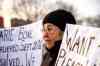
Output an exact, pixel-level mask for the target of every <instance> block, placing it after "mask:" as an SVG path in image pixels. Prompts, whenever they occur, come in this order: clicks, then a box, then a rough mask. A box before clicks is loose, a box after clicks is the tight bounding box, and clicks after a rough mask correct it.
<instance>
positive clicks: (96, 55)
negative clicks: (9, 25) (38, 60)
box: [55, 24, 100, 66]
mask: <svg viewBox="0 0 100 66" xmlns="http://www.w3.org/2000/svg"><path fill="white" fill-rule="evenodd" d="M99 46H100V29H99V28H93V27H85V26H79V25H72V24H67V25H66V29H65V32H64V37H63V41H62V44H61V48H60V50H59V55H58V58H57V60H56V64H55V66H100V47H99Z"/></svg>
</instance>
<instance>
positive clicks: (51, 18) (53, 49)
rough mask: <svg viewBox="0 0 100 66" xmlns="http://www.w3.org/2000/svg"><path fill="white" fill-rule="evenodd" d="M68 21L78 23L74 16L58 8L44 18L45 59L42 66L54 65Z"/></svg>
mask: <svg viewBox="0 0 100 66" xmlns="http://www.w3.org/2000/svg"><path fill="white" fill-rule="evenodd" d="M66 23H69V24H76V21H75V18H74V16H73V15H72V14H71V13H70V12H67V11H65V10H62V9H58V10H55V11H53V12H51V13H49V14H48V15H46V16H45V18H44V20H43V40H44V42H45V43H44V46H43V47H44V49H43V60H42V64H41V66H54V65H55V62H56V58H57V55H58V52H59V48H60V45H61V41H62V37H63V32H64V30H65V26H66Z"/></svg>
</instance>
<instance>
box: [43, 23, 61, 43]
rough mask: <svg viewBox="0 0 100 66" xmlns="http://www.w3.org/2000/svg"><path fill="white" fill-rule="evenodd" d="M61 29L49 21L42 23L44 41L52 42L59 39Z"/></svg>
mask: <svg viewBox="0 0 100 66" xmlns="http://www.w3.org/2000/svg"><path fill="white" fill-rule="evenodd" d="M60 32H61V30H60V29H59V28H58V27H57V26H56V25H53V24H51V23H46V24H44V25H43V39H44V41H45V42H46V43H50V42H51V43H52V42H55V41H57V40H58V39H59V37H60Z"/></svg>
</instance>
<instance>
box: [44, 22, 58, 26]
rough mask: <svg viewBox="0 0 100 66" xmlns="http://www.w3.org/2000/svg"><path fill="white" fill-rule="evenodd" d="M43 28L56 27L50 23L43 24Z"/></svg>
mask: <svg viewBox="0 0 100 66" xmlns="http://www.w3.org/2000/svg"><path fill="white" fill-rule="evenodd" d="M43 26H44V27H57V26H56V25H54V24H52V23H45V24H44V25H43Z"/></svg>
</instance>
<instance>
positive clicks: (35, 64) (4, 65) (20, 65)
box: [0, 24, 42, 66]
mask: <svg viewBox="0 0 100 66" xmlns="http://www.w3.org/2000/svg"><path fill="white" fill-rule="evenodd" d="M41 43H42V40H41V35H39V34H38V32H37V27H36V26H35V24H29V25H26V26H21V27H12V28H5V29H0V66H40V64H41V58H42V57H41V56H42V50H41V49H42V48H41V45H42V44H41Z"/></svg>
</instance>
